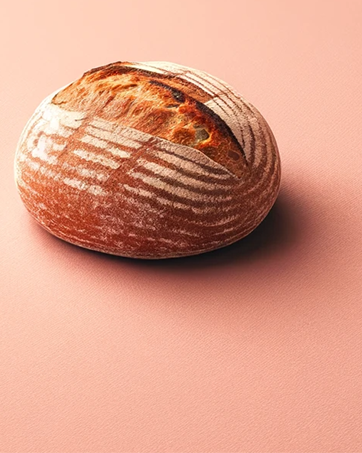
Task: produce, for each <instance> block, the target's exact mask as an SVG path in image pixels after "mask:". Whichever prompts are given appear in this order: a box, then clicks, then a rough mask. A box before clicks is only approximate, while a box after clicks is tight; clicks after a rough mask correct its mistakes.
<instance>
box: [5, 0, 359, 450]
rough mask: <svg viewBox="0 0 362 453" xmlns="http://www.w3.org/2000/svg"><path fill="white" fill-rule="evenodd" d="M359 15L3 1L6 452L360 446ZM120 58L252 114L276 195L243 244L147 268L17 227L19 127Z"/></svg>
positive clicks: (159, 2) (346, 6) (216, 4)
mask: <svg viewBox="0 0 362 453" xmlns="http://www.w3.org/2000/svg"><path fill="white" fill-rule="evenodd" d="M361 20H362V2H361V1H360V0H355V1H353V0H338V1H337V0H332V1H331V0H329V1H327V0H325V1H324V0H319V1H318V0H304V1H288V0H273V1H268V0H253V1H251V0H249V1H246V0H237V1H233V0H223V1H216V0H214V1H211V0H183V1H177V0H174V1H170V0H169V1H166V0H155V1H153V2H151V1H146V0H144V1H141V0H132V1H127V2H126V1H121V0H102V1H85V0H84V1H79V0H78V1H77V0H52V1H48V0H32V1H25V0H22V1H21V0H13V1H8V0H2V2H1V6H0V43H1V45H0V61H1V71H0V159H1V160H0V203H1V206H0V216H1V220H0V451H1V452H21V453H22V452H32V453H35V452H36V453H53V452H58V453H70V452H74V453H75V452H78V453H86V452H101V453H111V452H117V453H120V452H122V453H123V452H147V453H156V452H157V453H173V452H192V453H206V452H213V453H216V452H218V453H231V452H255V453H265V452H301V453H306V452H318V453H321V452H323V453H324V452H339V453H341V452H343V453H346V452H354V453H356V452H362V409H361V408H362V242H361V231H362V200H361V197H362V125H361V123H362V51H361V48H362V30H361ZM118 60H128V61H148V60H166V61H172V62H177V63H180V64H184V65H187V66H191V67H196V68H198V69H202V70H205V71H207V72H209V73H211V74H214V75H216V76H218V77H220V78H221V79H224V80H225V81H227V82H228V83H230V84H231V85H233V86H234V87H235V88H236V89H237V90H238V91H239V92H240V93H241V94H242V95H243V96H244V97H246V98H247V99H248V100H249V101H250V102H252V103H253V104H254V105H255V106H256V107H257V108H258V109H259V110H260V111H261V112H262V113H263V115H264V116H265V117H266V119H267V121H268V122H269V124H270V126H271V127H272V129H273V132H274V134H275V137H276V139H277V142H278V145H279V149H280V154H281V158H282V172H283V174H282V188H281V192H280V196H279V198H278V201H277V203H276V205H275V207H274V208H273V210H272V211H271V213H270V215H269V216H268V217H267V219H266V220H265V221H264V222H263V224H262V225H261V226H260V227H259V228H258V229H257V230H256V231H255V232H254V233H252V234H251V235H250V236H248V237H247V238H246V239H244V240H242V241H240V242H239V243H237V244H235V245H233V246H230V247H228V248H225V249H223V250H219V251H217V252H213V253H209V254H205V255H203V256H199V257H193V258H185V259H177V260H168V261H159V262H150V261H137V260H131V259H125V258H117V257H111V256H106V255H102V254H100V253H96V252H91V251H87V250H83V249H80V248H77V247H75V246H72V245H70V244H67V243H65V242H63V241H61V240H59V239H56V238H54V237H52V236H51V235H50V234H48V233H47V232H46V231H44V230H42V229H41V228H40V227H39V226H38V225H37V224H36V223H35V222H34V221H33V220H32V219H31V218H30V216H29V215H28V213H27V211H26V210H25V208H24V207H23V205H22V203H21V201H20V198H19V197H18V195H17V192H16V189H15V184H14V180H13V160H14V152H15V148H16V143H17V140H18V138H19V135H20V133H21V130H22V128H23V127H24V125H25V123H26V121H27V119H28V118H29V117H30V115H31V114H32V112H33V111H34V109H35V108H36V106H37V105H38V104H39V102H40V101H41V100H42V99H43V98H44V97H45V96H46V95H48V94H49V93H51V92H53V91H54V90H56V89H57V88H59V87H61V86H64V85H66V84H67V83H69V82H71V81H72V80H74V79H76V78H78V77H80V76H81V75H82V74H83V72H85V71H86V70H88V69H90V68H92V67H96V66H100V65H103V64H106V63H110V62H113V61H118Z"/></svg>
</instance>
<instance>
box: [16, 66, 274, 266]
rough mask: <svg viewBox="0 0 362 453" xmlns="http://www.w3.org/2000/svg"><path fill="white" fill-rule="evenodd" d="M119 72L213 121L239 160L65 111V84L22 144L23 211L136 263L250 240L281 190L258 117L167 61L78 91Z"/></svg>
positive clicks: (93, 112)
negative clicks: (169, 93) (188, 103)
mask: <svg viewBox="0 0 362 453" xmlns="http://www.w3.org/2000/svg"><path fill="white" fill-rule="evenodd" d="M127 71H128V72H133V73H135V74H140V75H141V76H143V77H144V76H147V77H148V78H149V79H150V80H152V81H156V82H157V81H159V80H160V81H162V83H163V84H165V85H167V84H168V85H167V86H171V87H174V88H177V89H178V90H179V89H181V88H180V87H182V88H184V89H185V92H186V94H187V95H189V96H190V98H191V99H192V100H194V99H196V101H195V102H198V103H201V104H202V105H204V106H206V107H207V109H208V110H207V111H209V110H210V111H211V113H213V114H214V115H215V118H216V119H217V120H218V121H220V120H221V123H220V124H221V126H223V127H225V128H226V129H227V131H229V132H228V133H229V135H230V137H231V139H232V140H234V141H235V143H236V145H235V146H237V147H239V148H240V150H241V152H240V155H239V156H236V157H237V158H238V159H239V160H238V161H237V162H236V163H233V162H231V164H230V165H229V164H228V162H229V161H227V160H226V158H225V156H221V157H220V156H218V155H215V156H216V157H215V158H214V157H212V156H211V157H210V156H208V155H207V154H206V153H204V152H202V150H201V151H200V150H199V149H195V148H193V147H192V146H186V145H184V144H182V143H181V144H180V143H174V142H172V141H170V140H167V139H165V138H162V137H159V136H156V135H153V134H150V133H147V132H146V131H143V130H140V128H135V127H130V126H129V125H127V124H123V123H122V118H120V119H119V118H118V119H117V120H114V121H112V120H111V119H110V118H109V115H106V114H105V109H102V108H94V109H92V108H90V107H89V106H88V107H87V109H83V110H81V109H80V108H78V109H76V108H75V107H74V105H75V104H72V102H70V103H68V104H67V103H66V102H64V101H62V93H63V94H64V93H66V92H67V90H69V89H71V87H72V86H73V85H72V84H70V85H68V86H67V87H65V88H63V89H62V90H58V91H57V92H56V93H53V94H52V95H50V96H48V97H47V98H46V99H45V100H44V101H43V102H42V103H41V104H40V105H39V107H38V108H37V109H36V111H35V113H34V115H33V116H32V118H31V119H30V120H29V122H28V124H27V126H26V127H25V129H24V131H23V133H22V136H21V138H20V141H19V145H18V149H17V154H16V162H15V175H16V182H17V186H18V190H19V193H20V196H21V198H22V200H23V202H24V204H25V206H26V208H27V209H28V211H29V212H30V213H31V214H32V216H33V217H34V218H35V219H36V220H37V221H38V222H39V223H40V224H41V225H42V226H43V227H44V228H45V229H47V230H48V231H49V232H51V233H52V234H54V235H55V236H57V237H59V238H61V239H64V240H66V241H68V242H71V243H73V244H76V245H79V246H82V247H85V248H89V249H93V250H98V251H102V252H106V253H110V254H116V255H123V256H130V257H139V258H168V257H177V256H186V255H192V254H198V253H202V252H205V251H209V250H213V249H216V248H219V247H222V246H225V245H228V244H231V243H233V242H235V241H237V240H238V239H240V238H242V237H244V236H245V235H247V234H248V233H250V232H251V231H252V230H253V229H254V228H255V227H256V226H257V225H258V224H259V223H260V222H261V221H262V220H263V218H264V217H265V216H266V215H267V213H268V212H269V210H270V208H271V206H272V205H273V203H274V202H275V199H276V197H277V195H278V191H279V186H280V159H279V154H278V149H277V145H276V142H275V139H274V137H273V134H272V132H271V130H270V128H269V126H268V124H267V123H266V121H265V120H264V118H263V117H262V116H261V114H260V113H259V112H258V111H257V110H256V109H255V108H254V107H253V106H252V105H251V104H250V103H248V102H247V101H245V100H244V99H243V98H242V97H241V96H240V95H238V94H237V93H236V92H235V91H234V90H233V89H232V88H231V87H230V86H228V85H227V84H226V83H224V82H221V81H220V80H219V79H217V78H216V77H213V76H211V75H208V74H206V73H204V72H202V71H198V70H194V69H190V68H186V67H184V66H180V65H177V64H173V63H164V62H150V63H114V64H112V65H107V66H105V67H102V68H97V69H95V70H92V71H89V72H88V73H86V74H84V76H83V78H81V79H80V81H82V82H84V81H85V82H86V83H87V81H88V80H91V79H92V77H94V74H96V75H97V80H103V81H104V80H107V77H113V79H112V80H114V77H116V79H117V77H121V75H122V73H125V72H127ZM97 83H98V82H97ZM88 85H89V86H90V87H92V85H91V84H90V83H89V84H88ZM82 93H84V92H82ZM59 96H60V101H59V102H57V99H58V97H59ZM83 96H84V94H83ZM89 96H90V97H91V96H96V94H95V93H94V90H93V91H92V90H91V89H90V91H89ZM79 105H81V103H80V104H79ZM91 105H92V104H91ZM221 126H220V127H221ZM226 129H225V130H226ZM234 154H235V153H234ZM223 159H224V160H223ZM223 162H224V163H225V162H226V165H225V164H223Z"/></svg>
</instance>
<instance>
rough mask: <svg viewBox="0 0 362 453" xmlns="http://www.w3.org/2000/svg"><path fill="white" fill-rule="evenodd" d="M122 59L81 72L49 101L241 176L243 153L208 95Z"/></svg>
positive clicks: (244, 162)
mask: <svg viewBox="0 0 362 453" xmlns="http://www.w3.org/2000/svg"><path fill="white" fill-rule="evenodd" d="M128 64H129V63H122V62H119V63H113V64H110V65H107V66H103V67H100V68H97V69H93V70H91V71H88V72H86V73H85V74H84V75H83V77H81V78H80V79H79V80H77V81H76V82H74V83H72V84H71V85H69V86H68V87H66V88H65V89H64V90H62V91H60V92H59V93H58V94H57V95H56V96H55V97H54V99H53V100H52V103H53V104H55V105H59V106H61V107H62V108H63V109H68V110H70V111H82V110H84V111H87V115H88V116H89V117H92V116H97V117H100V118H103V119H105V120H111V121H113V122H116V123H118V124H120V125H123V126H128V127H132V128H134V129H137V130H140V131H141V132H145V133H148V134H151V135H154V136H156V137H160V138H163V139H165V140H169V141H171V142H173V143H177V144H180V145H185V146H190V147H192V148H194V149H197V150H199V151H201V152H202V153H204V154H205V155H206V156H208V157H209V158H210V159H212V160H213V161H215V162H218V163H219V164H221V165H223V166H224V167H226V168H227V169H228V170H229V171H230V172H232V173H233V174H234V175H236V176H237V177H239V178H240V177H241V176H243V175H245V173H246V172H247V171H248V165H247V161H246V156H245V153H244V151H243V149H242V147H241V145H240V143H239V142H238V141H237V139H236V138H235V136H234V134H233V133H232V131H231V130H230V128H229V127H228V125H227V124H226V123H225V122H224V121H223V120H222V119H221V118H220V116H219V115H217V114H216V113H215V112H213V111H212V110H211V109H210V108H209V107H208V106H207V105H206V104H205V103H206V102H207V101H208V100H210V95H208V94H207V93H206V92H205V91H203V90H202V89H201V88H200V87H197V86H196V85H195V84H193V83H191V82H187V81H185V80H182V79H181V78H179V77H177V76H175V77H172V76H170V75H167V76H164V75H160V74H155V73H151V72H149V71H147V70H144V69H138V68H135V67H132V66H128Z"/></svg>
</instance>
